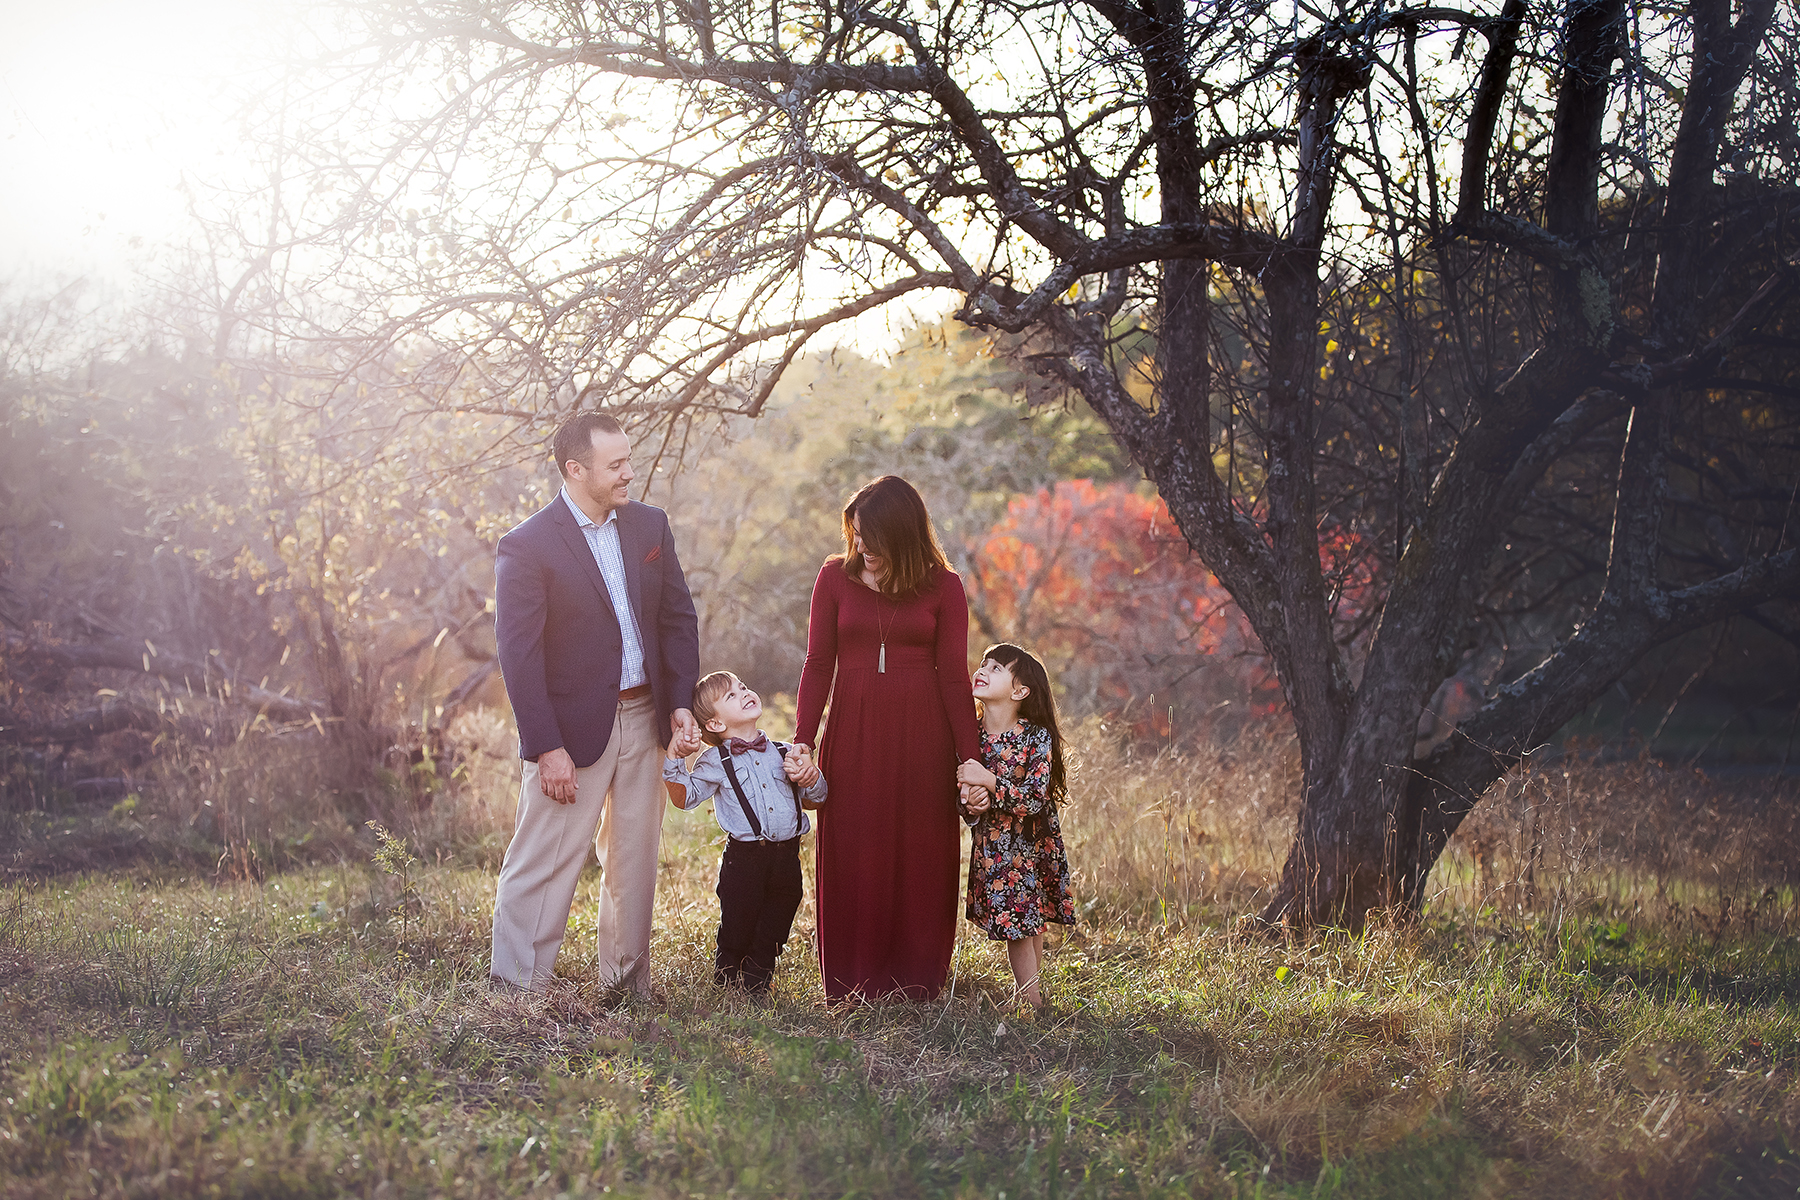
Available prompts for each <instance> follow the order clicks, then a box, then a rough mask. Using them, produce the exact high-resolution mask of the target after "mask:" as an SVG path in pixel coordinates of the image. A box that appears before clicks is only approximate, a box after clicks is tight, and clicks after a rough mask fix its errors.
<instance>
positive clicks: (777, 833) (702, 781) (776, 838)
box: [663, 738, 828, 842]
mask: <svg viewBox="0 0 1800 1200" xmlns="http://www.w3.org/2000/svg"><path fill="white" fill-rule="evenodd" d="M729 753H730V751H728V750H726V749H725V748H724V747H723V746H708V747H707V748H706V749H705V750H702V751H701V752H700V757H699V758H697V759H695V760H694V767H693V769H692V770H691V771H690V770H689V769H688V767H687V764H686V763H684V762H682V761H680V760H679V759H668V758H665V759H663V778H664V779H665V780H667V781H668V782H670V783H673V784H676V785H677V786H679V787H682V788H685V789H686V791H687V796H686V798H685V802H684V803H682V804H680V805H677V807H678V808H682V809H695V808H698V807H700V805H702V804H704V803H705V802H706V801H708V800H711V801H712V802H713V816H714V817H715V818H716V819H717V820H718V822H719V828H720V829H723V830H724V831H725V833H726V834H727V835H728V836H729V837H730V838H731V839H732V840H733V841H738V842H754V841H756V840H757V836H756V834H755V833H754V832H753V831H752V830H751V828H750V822H749V821H747V820H745V819H744V810H743V808H742V806H740V805H739V804H738V798H737V794H736V793H735V792H733V791H732V790H731V781H730V780H728V779H727V778H726V777H725V768H724V766H723V765H722V764H721V763H720V761H719V756H720V755H721V754H729ZM731 765H732V767H733V768H734V769H735V770H736V771H737V777H738V783H740V784H742V785H743V788H744V798H745V799H747V800H748V801H750V804H751V806H752V807H753V808H755V809H756V819H757V820H759V821H761V822H762V830H763V838H764V839H766V840H768V841H771V842H785V841H787V840H788V839H789V838H795V837H799V836H801V835H802V834H804V833H806V832H807V831H809V830H810V829H811V828H812V822H811V821H809V820H807V817H806V814H805V813H804V812H802V813H800V814H799V821H798V825H799V828H797V829H796V828H795V824H796V822H795V812H794V793H795V792H796V791H797V792H799V793H800V801H801V803H803V804H810V805H819V804H823V803H824V802H825V794H826V792H827V790H828V789H827V788H826V786H825V777H824V776H823V775H821V776H819V781H818V782H817V783H815V784H813V785H812V786H811V787H806V788H796V787H794V785H793V784H792V783H790V782H789V780H788V777H787V773H786V772H785V771H783V770H782V769H781V751H779V750H777V749H776V748H775V740H774V739H773V738H770V739H769V745H768V747H767V748H766V749H763V750H750V751H746V752H745V753H743V754H739V755H736V756H735V757H734V758H733V759H732V762H731Z"/></svg>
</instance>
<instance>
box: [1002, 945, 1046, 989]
mask: <svg viewBox="0 0 1800 1200" xmlns="http://www.w3.org/2000/svg"><path fill="white" fill-rule="evenodd" d="M1006 961H1007V962H1008V963H1009V964H1011V966H1012V973H1013V983H1014V985H1015V986H1014V988H1013V994H1014V995H1015V996H1016V997H1017V998H1018V999H1020V1000H1022V1001H1024V1002H1025V1003H1026V1004H1029V1005H1031V1007H1033V1008H1037V1007H1038V1006H1039V1005H1041V1004H1042V1003H1043V998H1042V997H1041V996H1040V995H1039V993H1038V971H1039V969H1040V968H1041V967H1042V966H1043V963H1044V935H1043V934H1041V933H1039V934H1034V935H1032V936H1031V937H1028V938H1020V939H1019V940H1018V941H1016V942H1008V943H1006Z"/></svg>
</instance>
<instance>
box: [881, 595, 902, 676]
mask: <svg viewBox="0 0 1800 1200" xmlns="http://www.w3.org/2000/svg"><path fill="white" fill-rule="evenodd" d="M899 612H900V606H899V605H898V604H896V605H895V606H894V614H895V615H896V616H897V615H899ZM875 627H876V628H877V629H878V630H880V632H881V653H880V654H879V655H877V656H876V658H875V673H876V674H878V675H886V674H887V631H888V622H887V619H886V618H884V617H883V616H882V615H881V593H880V592H876V593H875Z"/></svg>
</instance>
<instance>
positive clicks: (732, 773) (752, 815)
mask: <svg viewBox="0 0 1800 1200" xmlns="http://www.w3.org/2000/svg"><path fill="white" fill-rule="evenodd" d="M770 744H771V745H773V746H774V747H775V748H776V749H777V750H779V751H781V753H782V756H783V757H784V758H785V757H786V756H787V751H788V747H787V746H784V745H783V744H782V743H780V742H771V743H770ZM731 759H732V754H731V751H730V750H727V749H726V748H724V747H723V746H721V747H720V748H719V761H720V762H721V763H723V764H724V765H725V778H727V779H729V780H731V790H732V791H734V792H736V793H737V802H738V807H739V808H741V809H743V810H744V819H745V820H747V821H749V822H750V832H751V833H754V834H755V835H756V840H757V841H759V842H760V841H766V840H767V839H765V838H764V837H763V831H762V822H761V821H759V820H757V819H756V810H755V809H754V808H751V807H750V798H749V797H748V796H746V795H745V794H744V785H743V784H741V783H739V782H738V777H737V768H736V767H734V766H732V765H731ZM782 782H784V783H786V784H787V789H788V795H790V796H792V797H793V800H794V836H795V837H799V836H800V821H801V816H800V789H799V788H797V787H795V786H794V781H793V780H791V779H787V778H785V777H784V778H783V780H782Z"/></svg>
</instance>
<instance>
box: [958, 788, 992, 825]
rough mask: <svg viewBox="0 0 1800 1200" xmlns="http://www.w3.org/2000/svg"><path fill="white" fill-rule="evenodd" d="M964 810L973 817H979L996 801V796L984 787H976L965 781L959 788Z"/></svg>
mask: <svg viewBox="0 0 1800 1200" xmlns="http://www.w3.org/2000/svg"><path fill="white" fill-rule="evenodd" d="M959 795H960V797H961V801H962V807H963V811H964V812H966V813H968V814H969V815H970V816H972V817H979V816H980V815H981V814H982V813H984V812H986V811H987V810H988V808H989V807H991V806H992V804H993V803H994V797H993V796H992V794H990V793H989V792H988V790H987V789H986V788H984V787H976V786H975V785H974V784H972V783H965V784H963V785H962V786H961V788H960V789H959Z"/></svg>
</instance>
